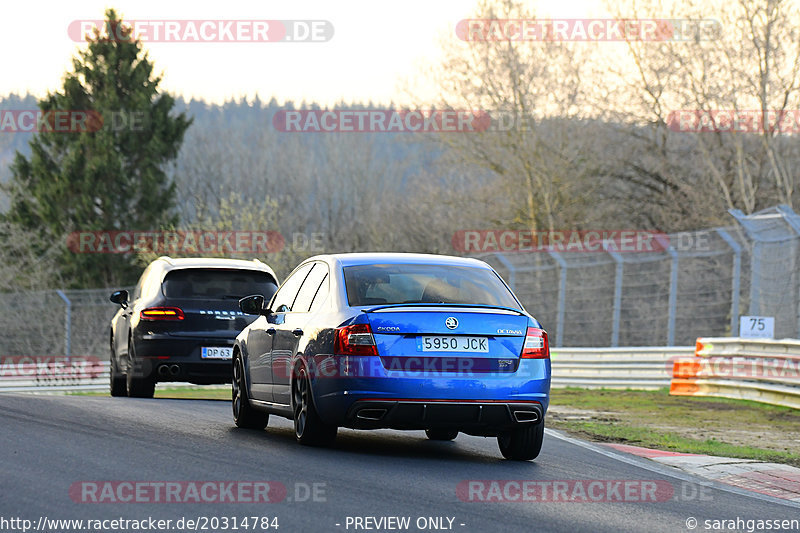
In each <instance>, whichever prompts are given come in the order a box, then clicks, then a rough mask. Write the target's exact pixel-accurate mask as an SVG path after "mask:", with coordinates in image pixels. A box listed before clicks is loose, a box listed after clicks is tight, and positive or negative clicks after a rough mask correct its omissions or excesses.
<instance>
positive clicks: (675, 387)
mask: <svg viewBox="0 0 800 533" xmlns="http://www.w3.org/2000/svg"><path fill="white" fill-rule="evenodd" d="M551 360H552V369H553V378H552V386H553V387H580V388H592V389H594V388H608V389H660V388H666V387H669V388H670V393H671V394H674V395H687V396H718V397H725V398H737V399H745V400H753V401H758V402H764V403H770V404H775V405H785V406H789V407H795V408H800V340H792V339H787V340H781V341H773V340H754V339H738V338H735V337H715V338H700V339H698V342H697V345H696V346H695V347H694V348H693V347H691V346H680V347H637V348H554V349H553V350H552V352H551ZM108 377H109V376H108V362H107V361H101V360H99V359H97V358H92V357H83V358H82V357H72V358H63V357H50V358H39V359H38V360H37V359H36V358H30V357H28V358H25V357H16V358H14V357H11V358H9V357H7V358H5V359H3V360H0V392H35V391H42V392H44V391H70V390H71V391H77V390H103V389H105V388H107V387H108ZM172 385H175V386H181V384H171V386H172Z"/></svg>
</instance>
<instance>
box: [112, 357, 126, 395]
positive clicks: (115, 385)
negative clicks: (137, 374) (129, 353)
mask: <svg viewBox="0 0 800 533" xmlns="http://www.w3.org/2000/svg"><path fill="white" fill-rule="evenodd" d="M108 373H109V380H108V381H109V391H110V392H111V396H127V395H128V388H127V384H126V382H125V376H124V375H123V374H120V373H119V370H117V363H116V362H114V352H113V348H112V352H111V359H110V361H109V365H108Z"/></svg>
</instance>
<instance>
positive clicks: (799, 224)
mask: <svg viewBox="0 0 800 533" xmlns="http://www.w3.org/2000/svg"><path fill="white" fill-rule="evenodd" d="M778 211H779V212H780V214H781V215H782V216H783V219H784V220H785V221H786V223H787V224H789V227H790V228H792V230H793V231H794V232H795V233H797V235H798V236H800V217H798V216H797V214H796V213H795V212H794V211H793V210H792V208H791V207H790V206H788V205H785V204H781V205H779V206H778ZM796 258H797V239H792V276H793V277H794V282H795V283H796V284H797V285H800V279H798V273H797V269H796V268H795V261H796ZM795 336H796V337H800V287H798V291H797V329H796V330H795Z"/></svg>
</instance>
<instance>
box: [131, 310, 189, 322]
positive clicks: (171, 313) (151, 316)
mask: <svg viewBox="0 0 800 533" xmlns="http://www.w3.org/2000/svg"><path fill="white" fill-rule="evenodd" d="M139 318H141V319H142V320H183V310H181V309H180V308H178V307H148V308H147V309H142V312H141V313H139Z"/></svg>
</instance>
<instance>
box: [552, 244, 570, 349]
mask: <svg viewBox="0 0 800 533" xmlns="http://www.w3.org/2000/svg"><path fill="white" fill-rule="evenodd" d="M548 253H549V254H550V257H552V258H553V259H555V261H556V263H558V266H559V269H558V314H557V316H556V346H558V347H561V346H563V345H564V308H565V307H566V305H567V268H568V266H567V262H566V261H564V258H563V257H561V254H559V253H558V252H554V251H549V252H548Z"/></svg>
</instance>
